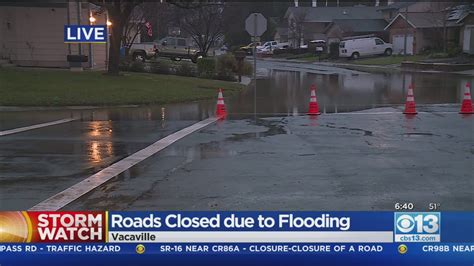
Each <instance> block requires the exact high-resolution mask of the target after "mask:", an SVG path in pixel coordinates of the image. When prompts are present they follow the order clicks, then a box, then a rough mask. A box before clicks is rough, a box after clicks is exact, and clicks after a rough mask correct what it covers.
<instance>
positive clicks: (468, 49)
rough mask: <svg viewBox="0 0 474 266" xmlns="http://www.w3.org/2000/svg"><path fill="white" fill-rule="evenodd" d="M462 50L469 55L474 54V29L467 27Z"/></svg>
mask: <svg viewBox="0 0 474 266" xmlns="http://www.w3.org/2000/svg"><path fill="white" fill-rule="evenodd" d="M462 50H463V52H465V53H468V54H474V27H472V26H466V28H465V29H464V40H463V45H462Z"/></svg>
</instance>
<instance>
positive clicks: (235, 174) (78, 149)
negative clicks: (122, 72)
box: [0, 62, 473, 210]
mask: <svg viewBox="0 0 474 266" xmlns="http://www.w3.org/2000/svg"><path fill="white" fill-rule="evenodd" d="M288 68H289V67H288V64H280V63H268V62H259V69H258V73H259V78H258V82H257V116H258V118H259V119H258V120H257V121H255V120H253V112H254V90H253V86H249V87H248V88H247V89H245V90H244V91H243V92H242V93H240V94H239V95H237V96H235V97H226V95H225V88H224V97H225V102H226V105H227V110H228V112H229V116H228V120H227V121H223V122H219V123H217V124H215V125H212V126H209V128H206V129H203V130H201V131H200V132H198V133H194V134H193V135H191V136H189V137H186V138H185V139H183V140H181V141H178V142H177V143H176V144H173V146H171V147H168V148H166V149H165V150H163V151H162V152H160V153H159V154H157V155H154V156H152V157H151V158H149V159H147V160H146V161H144V162H143V163H141V164H139V165H137V166H134V167H132V168H130V169H129V170H127V171H126V172H124V173H123V174H121V175H119V177H118V178H115V179H114V180H112V181H111V182H109V183H107V184H105V185H104V186H101V187H100V188H98V189H96V190H95V191H94V192H92V193H90V194H88V195H86V196H85V197H84V198H83V199H81V200H79V201H78V202H74V203H73V204H71V206H69V207H68V208H71V209H156V208H158V209H189V210H197V209H200V210H204V209H223V210H225V209H229V208H230V209H242V210H245V209H248V208H251V209H258V206H257V205H253V204H251V203H250V202H248V200H255V201H256V202H259V201H263V202H266V204H265V205H262V206H261V208H262V209H298V208H299V209H312V208H314V205H311V204H314V200H315V199H321V197H322V196H321V195H319V196H316V198H315V195H313V194H312V192H310V190H308V191H306V190H305V189H302V186H303V187H304V186H307V185H309V186H310V187H311V184H313V182H316V183H317V184H319V185H317V187H318V188H317V190H324V189H327V188H329V187H331V188H332V191H333V193H332V194H331V195H329V194H328V195H327V197H329V198H331V197H334V199H333V201H334V202H335V204H336V205H331V204H327V202H324V203H323V204H321V206H317V208H318V209H341V210H342V209H345V208H344V206H343V205H344V204H346V203H347V202H346V201H345V200H344V198H342V199H341V200H339V201H336V199H338V198H340V195H341V194H340V193H339V192H341V193H342V192H344V193H346V194H347V193H349V194H351V193H353V194H357V195H359V196H360V197H361V200H364V202H367V203H368V204H369V205H367V206H358V205H350V204H349V205H347V209H354V208H360V209H371V208H372V209H374V208H376V209H384V210H386V209H389V208H390V206H391V205H390V204H391V203H387V202H379V201H377V202H374V201H370V200H368V197H369V198H370V197H373V196H371V195H372V194H370V193H369V194H367V191H365V190H364V189H365V188H363V187H357V186H354V187H353V188H354V189H355V190H354V191H352V192H350V191H348V190H350V188H349V187H347V186H345V185H342V184H343V183H341V182H342V181H341V180H337V179H335V180H328V179H326V178H323V176H331V175H333V176H336V177H337V178H339V179H341V178H342V179H343V178H346V177H349V176H351V175H352V174H351V173H352V172H351V171H360V172H361V174H362V175H363V176H366V177H368V178H369V180H372V181H367V182H376V181H375V180H376V176H374V175H375V174H376V173H377V172H379V171H391V172H390V175H393V176H397V175H399V174H401V172H399V171H397V170H387V169H394V167H395V168H397V169H403V167H405V164H407V165H408V164H410V160H402V159H400V158H404V153H403V151H400V150H399V149H400V147H404V148H403V149H408V150H410V149H411V147H410V146H406V145H411V144H410V143H411V142H412V141H415V140H423V141H422V142H419V141H418V142H417V143H419V144H417V145H422V146H420V147H424V148H421V149H428V147H430V145H431V146H433V145H435V146H436V144H433V143H436V141H435V142H433V141H434V140H433V138H440V139H439V140H438V141H441V143H440V145H441V146H439V147H436V148H433V149H435V150H434V151H433V153H434V154H436V153H439V154H438V155H436V156H433V155H432V157H430V158H431V159H430V158H428V159H426V160H425V161H424V162H422V163H420V165H419V166H417V167H421V168H429V165H444V166H443V167H444V168H443V167H441V168H436V169H437V170H436V169H435V170H434V172H432V173H431V175H432V176H434V177H435V178H437V176H438V175H440V177H441V175H442V173H444V172H447V173H448V174H449V173H451V172H452V171H454V170H453V169H454V168H453V167H456V169H458V170H456V171H455V172H456V174H455V175H456V176H457V177H459V178H461V181H460V182H461V183H463V182H464V183H465V186H464V187H472V186H471V185H472V181H469V180H468V179H466V178H468V177H469V176H470V175H471V174H469V173H468V172H469V171H470V170H469V169H470V168H471V170H472V122H473V121H472V117H469V118H465V119H460V118H459V117H458V114H457V108H458V107H457V106H459V105H458V104H459V103H460V101H461V99H462V94H463V89H464V86H465V83H466V82H468V81H473V79H472V77H468V76H460V75H449V74H439V73H393V74H368V73H362V72H357V71H351V70H341V69H339V70H338V69H335V68H328V67H325V66H314V65H311V64H300V65H299V66H298V68H295V69H293V70H292V71H290V70H288ZM296 70H298V71H296ZM410 83H413V84H414V86H415V90H414V91H415V99H416V102H417V105H418V106H419V107H420V110H421V111H425V112H428V113H429V114H428V113H427V114H426V115H418V116H417V117H416V119H403V116H401V115H398V113H400V114H401V108H402V107H403V104H404V102H405V97H406V93H407V88H408V85H409V84H410ZM311 84H315V85H316V86H317V98H318V103H319V106H320V109H321V112H323V113H327V114H328V116H324V115H323V116H321V117H318V118H317V119H315V120H309V119H308V118H307V117H305V116H300V115H304V114H305V113H306V112H307V110H308V102H309V93H310V91H309V87H310V85H311ZM215 103H216V100H215V99H212V100H207V101H201V102H193V103H183V104H170V105H163V106H160V105H156V106H140V107H137V106H124V107H113V108H75V107H74V108H73V107H69V108H58V109H41V108H23V109H15V108H3V110H2V111H1V116H0V130H7V129H12V128H17V127H23V126H28V125H32V124H37V123H44V122H49V121H53V120H57V119H63V118H77V120H75V121H72V122H68V123H64V124H60V125H55V126H49V127H45V128H41V129H36V130H30V131H26V132H23V133H18V134H12V135H8V136H2V138H1V139H0V159H1V160H0V172H1V175H0V181H1V182H2V186H1V187H0V209H2V210H11V209H27V208H30V207H32V206H33V205H35V204H37V203H38V202H40V201H42V200H44V199H46V198H48V197H50V196H52V195H54V194H55V193H58V192H60V191H62V190H64V189H65V188H67V187H69V186H71V185H73V184H76V183H78V182H79V181H81V180H83V179H85V178H87V177H88V176H90V175H92V174H94V173H96V172H97V171H100V170H101V169H104V168H105V167H108V166H110V165H111V164H113V163H114V162H117V161H119V160H121V159H123V158H125V157H127V156H129V155H131V154H133V153H135V152H137V151H138V150H140V149H143V148H145V147H147V146H148V145H150V144H151V143H153V142H155V141H156V140H158V139H161V138H163V137H165V136H167V135H169V134H172V133H174V132H176V131H178V130H180V129H182V128H185V127H187V126H189V125H192V124H193V123H196V122H197V121H200V120H203V119H205V118H208V117H211V116H213V115H214V112H215ZM439 104H441V105H439ZM452 104H457V105H454V106H453V105H452ZM431 106H435V107H433V108H432V107H431ZM443 106H444V107H443ZM383 107H385V108H383ZM371 108H381V109H380V110H386V111H387V110H388V111H389V112H392V113H395V114H394V115H389V116H370V115H369V114H366V115H363V116H350V115H349V116H347V117H346V118H341V117H339V116H334V115H335V113H347V112H354V111H362V110H368V109H371ZM446 111H447V112H448V114H441V113H446ZM438 112H439V113H440V114H436V113H438ZM355 114H357V113H355ZM433 115H434V116H433ZM293 116H298V117H295V118H293ZM426 116H429V117H426ZM432 116H433V117H434V118H433V117H432ZM438 116H440V118H438V119H436V117H438ZM272 117H273V118H274V119H276V120H274V119H273V118H272ZM285 117H287V118H285ZM336 117H338V118H337V119H336ZM355 117H361V118H357V119H355ZM453 117H454V118H455V120H452V118H453ZM265 118H268V119H269V120H267V119H265ZM428 118H429V119H428ZM420 119H422V120H423V121H421V120H420ZM424 119H428V120H429V121H431V122H429V123H430V125H435V126H434V127H433V126H430V127H429V129H428V128H424V127H426V126H427V125H428V124H427V123H426V122H424V121H425V120H424ZM338 121H339V122H338ZM452 121H455V122H452ZM255 122H256V123H255ZM382 122H383V123H384V127H385V126H388V127H389V128H390V130H382V129H381V128H380V123H382ZM338 123H339V124H338ZM451 123H454V124H451ZM357 124H360V126H358V125H357ZM397 125H400V126H399V127H397ZM436 125H438V126H440V127H453V129H452V130H451V131H450V132H444V133H440V132H438V131H439V129H437V128H436V127H437V126H436ZM317 128H321V129H322V128H324V130H320V131H321V132H322V133H321V132H320V133H317V131H316V130H315V129H317ZM367 132H370V134H369V133H367ZM293 134H296V135H293ZM314 134H316V135H314ZM321 134H322V135H321ZM325 134H342V135H340V136H339V137H338V143H339V144H336V143H334V144H333V145H334V146H333V147H329V146H326V145H324V143H323V142H320V140H324V141H330V142H331V141H332V140H331V139H330V138H327V136H328V135H325ZM316 136H317V137H318V138H316ZM433 136H434V137H433ZM354 137H356V138H355V139H354ZM319 138H320V139H319ZM378 138H381V139H378ZM308 141H309V142H308ZM354 141H356V142H355V143H353V142H354ZM406 141H408V142H406ZM348 143H352V144H351V145H352V149H353V150H351V152H350V154H353V155H354V156H356V157H360V156H368V157H367V158H370V157H372V160H374V161H378V162H379V166H378V167H375V168H374V166H372V165H371V163H369V161H370V160H369V161H367V162H366V161H365V159H364V161H362V162H360V166H358V167H356V168H351V169H349V168H350V167H349V168H347V167H346V169H344V167H343V168H340V167H337V168H334V165H338V162H337V161H338V160H340V159H342V160H347V161H348V162H350V161H351V160H353V159H354V158H355V157H353V156H345V157H344V156H343V158H337V156H335V154H333V153H332V152H331V150H332V149H336V150H338V149H339V152H340V153H339V154H347V151H345V150H346V149H347V148H344V147H337V146H338V145H349V144H348ZM421 143H423V144H421ZM454 143H456V144H454ZM277 145H278V146H277ZM321 145H322V146H321ZM453 145H454V146H456V145H457V146H456V147H457V148H458V149H461V150H462V152H461V153H459V158H458V159H460V161H458V163H457V164H452V166H450V165H449V164H445V163H442V162H445V157H446V156H448V157H449V156H451V154H452V152H451V151H450V147H451V146H453ZM349 146H350V145H349ZM429 149H431V148H429ZM436 149H437V150H436ZM400 152H401V153H400ZM411 152H412V153H413V154H415V153H416V154H417V156H426V154H423V152H422V151H418V152H417V151H411ZM385 153H387V154H391V155H390V156H394V157H397V158H399V159H398V161H399V163H396V162H395V160H393V159H388V158H387V157H385V156H386V155H384V154H385ZM322 158H325V159H324V160H322ZM409 158H412V157H410V156H409ZM446 158H447V157H446ZM295 160H297V161H298V162H297V163H296V162H295ZM314 160H318V161H319V162H318V163H317V164H314V163H312V162H314ZM257 161H258V162H259V164H256V163H255V162H257ZM284 161H287V162H291V165H288V164H287V163H284ZM275 163H276V164H280V165H281V167H276V166H275V165H274V164H275ZM245 165H246V166H245ZM469 165H470V166H469ZM216 167H218V168H219V167H223V169H220V168H219V169H216ZM242 167H244V168H245V167H247V168H248V169H247V170H245V169H241V168H242ZM298 167H301V168H298ZM385 167H386V168H385ZM417 167H415V168H416V169H418V168H417ZM269 169H273V170H271V173H268V172H267V171H269ZM277 169H279V170H277ZM356 169H357V170H356ZM471 172H472V171H471ZM213 173H218V175H217V176H214V174H213ZM413 173H414V174H415V175H416V176H418V177H419V174H418V172H417V171H416V170H413ZM268 174H270V176H269V175H268ZM408 175H409V176H411V174H408ZM313 177H321V178H322V179H321V178H316V179H314V180H313V179H312V178H313ZM412 177H413V176H412ZM471 177H472V175H471ZM219 178H222V179H219ZM229 178H231V179H232V180H234V181H232V182H230V181H229ZM269 178H270V179H269ZM272 178H274V179H272ZM288 178H296V179H294V180H293V181H292V180H291V179H288ZM407 178H408V177H407ZM239 180H240V181H239ZM406 180H409V179H406ZM209 182H211V183H213V184H214V185H213V186H212V187H213V189H214V190H216V192H215V193H214V192H213V193H207V192H206V189H207V188H206V187H207V186H208V185H209V184H210V183H209ZM235 182H237V183H235ZM295 182H296V183H295ZM348 182H349V183H353V184H355V183H357V182H356V181H348ZM386 182H388V183H390V182H391V181H386ZM417 182H423V181H421V180H420V181H417ZM249 183H252V184H254V185H252V186H250V185H249ZM316 183H315V184H316ZM188 184H191V186H188ZM259 184H260V185H259ZM315 184H314V186H316V185H315ZM441 184H442V182H441V183H434V184H433V185H434V186H436V187H437V188H439V187H440V186H441ZM280 186H281V187H280ZM279 187H280V188H281V189H283V188H285V189H283V190H281V189H279ZM356 187H357V188H356ZM163 189H165V190H163ZM194 189H197V190H196V191H194ZM274 189H276V191H279V192H275V191H274ZM315 189H316V187H315ZM379 189H383V188H380V187H379ZM403 189H406V187H405V186H400V191H403ZM338 191H339V192H338ZM357 191H358V192H357ZM427 191H428V190H427ZM275 193H277V194H275ZM281 193H283V194H284V195H285V196H284V198H286V199H287V200H288V202H287V204H283V205H281V204H276V203H275V202H273V203H270V201H274V200H275V199H276V198H275V197H276V195H282V194H281ZM308 193H309V194H308ZM400 193H401V192H400ZM445 193H446V194H445V195H444V196H446V197H449V195H451V194H452V193H458V194H457V195H458V199H459V200H463V202H464V203H463V204H459V205H458V206H459V209H464V208H465V207H466V206H468V205H469V204H471V203H472V194H469V193H468V192H466V191H463V190H456V191H454V190H452V191H451V190H449V189H448V191H445ZM231 194H235V195H234V196H230V195H231ZM256 195H261V197H257V196H256ZM400 195H401V194H397V192H394V193H393V194H392V196H391V197H392V199H393V200H395V199H399V198H400V197H401V196H400ZM444 196H443V197H444ZM429 198H430V196H428V194H427V196H426V197H424V198H423V199H416V198H414V199H413V200H414V201H418V202H421V203H423V204H424V202H425V201H426V200H428V199H429ZM157 199H159V202H155V201H156V200H157ZM290 199H294V200H292V201H290ZM346 199H347V198H346ZM277 202H279V201H277ZM301 202H306V203H308V204H309V205H307V208H306V207H298V206H301V205H298V204H300V203H301ZM311 206H313V207H311ZM323 206H324V207H323ZM448 206H450V207H451V208H454V209H456V207H455V205H454V203H453V205H449V204H448Z"/></svg>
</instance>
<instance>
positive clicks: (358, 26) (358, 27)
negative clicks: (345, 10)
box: [333, 19, 388, 32]
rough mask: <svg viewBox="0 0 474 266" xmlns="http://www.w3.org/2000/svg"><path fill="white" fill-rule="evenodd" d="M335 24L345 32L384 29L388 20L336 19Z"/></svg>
mask: <svg viewBox="0 0 474 266" xmlns="http://www.w3.org/2000/svg"><path fill="white" fill-rule="evenodd" d="M333 24H334V25H337V26H339V28H340V29H341V30H342V31H344V32H376V31H383V30H384V28H385V26H387V24H388V23H387V22H386V21H385V20H384V19H335V20H334V22H333Z"/></svg>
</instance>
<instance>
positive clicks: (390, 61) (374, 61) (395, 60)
mask: <svg viewBox="0 0 474 266" xmlns="http://www.w3.org/2000/svg"><path fill="white" fill-rule="evenodd" d="M423 59H426V56H423V55H408V56H399V55H395V56H377V57H371V58H362V59H358V60H349V61H347V62H348V63H351V64H356V65H398V64H401V63H402V62H403V61H420V60H423Z"/></svg>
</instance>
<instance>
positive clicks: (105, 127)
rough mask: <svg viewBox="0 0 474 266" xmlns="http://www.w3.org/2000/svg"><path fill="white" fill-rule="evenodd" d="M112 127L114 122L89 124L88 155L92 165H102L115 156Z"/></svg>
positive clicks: (93, 122) (92, 122)
mask: <svg viewBox="0 0 474 266" xmlns="http://www.w3.org/2000/svg"><path fill="white" fill-rule="evenodd" d="M112 127H113V123H112V121H91V122H89V127H88V134H87V138H88V139H89V142H88V144H87V145H88V146H87V154H88V157H89V161H90V162H91V163H93V164H98V163H102V162H103V160H104V159H105V158H108V157H111V156H113V155H114V146H113V143H112V136H113V129H112Z"/></svg>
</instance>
